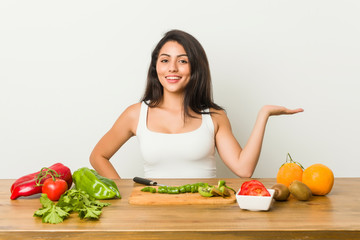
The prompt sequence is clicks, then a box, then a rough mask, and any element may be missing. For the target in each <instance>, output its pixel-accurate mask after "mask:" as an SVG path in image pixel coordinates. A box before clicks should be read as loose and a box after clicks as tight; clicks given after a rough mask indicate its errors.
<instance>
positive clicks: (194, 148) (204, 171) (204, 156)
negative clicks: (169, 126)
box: [136, 102, 216, 178]
mask: <svg viewBox="0 0 360 240" xmlns="http://www.w3.org/2000/svg"><path fill="white" fill-rule="evenodd" d="M207 111H208V110H207ZM147 113H148V105H146V104H145V103H144V102H142V103H141V110H140V116H139V123H138V126H137V130H136V136H137V138H138V140H139V143H140V150H141V153H142V156H143V159H144V174H145V177H147V178H215V177H216V162H215V157H214V154H215V140H214V124H213V121H212V118H211V116H210V114H202V121H201V126H200V127H199V128H197V129H195V130H194V131H191V132H185V133H175V134H168V133H159V132H153V131H151V130H149V129H148V128H147Z"/></svg>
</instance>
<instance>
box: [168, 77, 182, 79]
mask: <svg viewBox="0 0 360 240" xmlns="http://www.w3.org/2000/svg"><path fill="white" fill-rule="evenodd" d="M166 79H171V80H173V79H180V77H166Z"/></svg>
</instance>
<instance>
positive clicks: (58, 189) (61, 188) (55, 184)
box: [42, 178, 68, 201]
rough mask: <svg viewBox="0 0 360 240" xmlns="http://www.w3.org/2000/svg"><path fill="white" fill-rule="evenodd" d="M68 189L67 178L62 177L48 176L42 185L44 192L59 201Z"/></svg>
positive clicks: (52, 199)
mask: <svg viewBox="0 0 360 240" xmlns="http://www.w3.org/2000/svg"><path fill="white" fill-rule="evenodd" d="M66 190H68V185H67V183H66V181H65V180H63V179H60V178H55V180H54V179H53V178H48V179H46V180H45V182H44V184H43V186H42V192H43V193H46V195H47V196H48V198H49V199H50V200H51V201H57V200H59V199H60V196H61V195H62V194H63V193H65V192H66Z"/></svg>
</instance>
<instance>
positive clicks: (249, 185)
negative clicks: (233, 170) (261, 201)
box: [239, 180, 270, 196]
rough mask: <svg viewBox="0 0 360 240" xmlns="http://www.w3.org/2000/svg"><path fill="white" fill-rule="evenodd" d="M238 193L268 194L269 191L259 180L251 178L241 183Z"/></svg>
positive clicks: (251, 194)
mask: <svg viewBox="0 0 360 240" xmlns="http://www.w3.org/2000/svg"><path fill="white" fill-rule="evenodd" d="M239 195H250V196H270V193H269V191H268V190H267V189H266V188H265V186H264V184H262V183H261V182H260V181H258V180H251V181H247V182H244V183H243V184H242V185H241V189H240V192H239Z"/></svg>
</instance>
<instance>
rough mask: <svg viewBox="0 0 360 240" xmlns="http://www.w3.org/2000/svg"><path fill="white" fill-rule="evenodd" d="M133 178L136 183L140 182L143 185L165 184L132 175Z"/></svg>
mask: <svg viewBox="0 0 360 240" xmlns="http://www.w3.org/2000/svg"><path fill="white" fill-rule="evenodd" d="M133 180H134V182H136V183H140V184H144V185H148V186H165V185H162V184H158V183H157V182H155V181H153V180H150V179H146V178H141V177H134V178H133Z"/></svg>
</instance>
